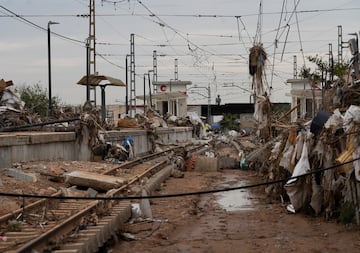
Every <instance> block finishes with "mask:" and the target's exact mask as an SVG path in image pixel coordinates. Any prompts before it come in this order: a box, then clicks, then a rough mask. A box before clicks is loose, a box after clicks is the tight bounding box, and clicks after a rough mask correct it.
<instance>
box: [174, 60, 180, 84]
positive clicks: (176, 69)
mask: <svg viewBox="0 0 360 253" xmlns="http://www.w3.org/2000/svg"><path fill="white" fill-rule="evenodd" d="M178 77H179V75H178V59H175V81H177V80H178Z"/></svg>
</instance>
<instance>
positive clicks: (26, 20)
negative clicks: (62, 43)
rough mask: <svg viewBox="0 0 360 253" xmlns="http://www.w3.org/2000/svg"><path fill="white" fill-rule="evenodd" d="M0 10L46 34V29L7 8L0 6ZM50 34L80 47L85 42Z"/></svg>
mask: <svg viewBox="0 0 360 253" xmlns="http://www.w3.org/2000/svg"><path fill="white" fill-rule="evenodd" d="M0 8H2V9H4V10H5V11H7V12H9V13H11V14H12V15H13V16H11V17H13V18H17V19H18V20H20V21H21V22H23V23H25V24H27V25H30V26H32V27H35V28H36V29H39V30H41V31H46V32H47V29H46V28H44V27H42V26H40V25H38V24H36V23H34V22H32V21H30V20H28V19H26V18H24V17H22V16H20V15H18V14H16V13H15V12H13V11H11V10H9V9H8V8H6V7H4V6H3V5H0ZM51 34H53V35H55V36H57V37H59V38H62V39H65V40H67V41H71V42H76V43H80V44H81V45H82V46H85V42H84V41H82V40H77V39H73V38H70V37H67V36H64V35H61V34H59V33H55V32H52V31H51Z"/></svg>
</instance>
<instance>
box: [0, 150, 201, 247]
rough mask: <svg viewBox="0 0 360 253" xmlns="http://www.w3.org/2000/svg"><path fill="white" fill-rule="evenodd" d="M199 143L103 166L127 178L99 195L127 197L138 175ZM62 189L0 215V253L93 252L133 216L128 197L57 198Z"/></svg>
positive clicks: (152, 170)
mask: <svg viewBox="0 0 360 253" xmlns="http://www.w3.org/2000/svg"><path fill="white" fill-rule="evenodd" d="M201 148H202V146H195V147H192V146H188V147H176V148H172V149H169V150H165V151H163V152H160V153H156V154H150V155H147V156H144V157H141V158H138V159H136V160H133V161H129V162H126V163H123V164H121V165H119V166H118V167H115V168H113V169H110V170H107V171H105V172H103V173H102V174H105V175H113V176H120V177H126V179H127V180H126V183H125V184H123V185H122V186H121V187H119V188H117V189H112V190H110V191H108V192H106V193H101V194H99V195H98V196H101V197H118V196H126V194H127V193H128V189H129V188H130V187H133V186H134V185H136V184H139V183H143V182H142V179H144V178H147V179H149V178H151V177H152V176H154V175H156V173H159V172H160V171H161V170H163V169H164V168H167V170H168V171H169V168H171V164H170V160H171V158H172V157H174V156H176V155H177V154H179V153H180V154H181V155H184V154H191V153H195V152H198V151H199V150H200V149H201ZM129 171H131V172H133V173H129ZM61 194H62V193H61V192H60V191H59V192H57V193H56V194H54V195H52V196H53V197H54V198H55V199H53V198H51V199H40V200H38V201H35V202H33V203H32V204H29V205H27V206H24V207H23V208H21V209H18V210H16V211H13V212H12V213H9V214H7V215H4V216H2V217H0V226H1V228H2V231H5V232H3V233H2V235H1V237H0V238H1V240H0V252H6V253H15V252H16V253H21V252H24V253H29V252H54V253H75V252H76V253H81V252H84V253H85V252H86V253H88V252H97V251H98V249H99V248H100V247H101V246H102V245H103V244H104V243H105V242H106V241H107V240H108V239H109V238H111V236H113V235H114V234H115V232H116V231H117V230H118V229H119V227H120V226H121V224H122V223H124V222H126V221H127V220H128V219H129V218H130V217H131V203H130V201H127V200H124V201H114V200H90V199H68V198H61ZM138 194H139V193H138ZM57 197H58V198H57Z"/></svg>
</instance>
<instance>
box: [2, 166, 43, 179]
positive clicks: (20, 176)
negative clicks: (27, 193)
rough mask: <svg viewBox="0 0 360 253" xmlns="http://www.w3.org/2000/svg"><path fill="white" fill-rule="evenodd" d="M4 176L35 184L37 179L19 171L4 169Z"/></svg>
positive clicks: (32, 175)
mask: <svg viewBox="0 0 360 253" xmlns="http://www.w3.org/2000/svg"><path fill="white" fill-rule="evenodd" d="M5 175H7V176H9V177H13V178H15V179H18V180H22V181H26V182H36V181H37V178H36V176H35V175H34V174H31V173H25V172H23V171H21V170H19V169H6V170H5Z"/></svg>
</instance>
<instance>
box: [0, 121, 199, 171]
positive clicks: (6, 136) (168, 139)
mask: <svg viewBox="0 0 360 253" xmlns="http://www.w3.org/2000/svg"><path fill="white" fill-rule="evenodd" d="M102 133H103V134H104V137H105V140H106V141H110V142H112V143H113V144H115V143H119V144H121V143H122V142H123V140H124V139H125V137H127V136H131V137H132V138H133V139H134V150H135V155H141V154H146V153H148V152H150V151H151V148H152V147H151V145H152V142H151V141H150V139H149V138H150V135H151V134H150V133H149V132H147V131H146V130H140V129H124V130H123V129H121V130H120V131H105V132H102ZM155 134H156V135H157V136H158V138H159V140H158V141H160V142H162V143H164V144H172V143H179V142H185V141H189V140H191V138H192V128H191V127H173V128H163V129H157V130H156V131H155ZM91 157H92V154H91V150H90V147H88V145H87V142H86V141H83V142H82V143H79V142H78V141H77V139H76V134H75V133H74V132H8V133H0V168H6V167H10V166H12V164H13V163H17V162H29V161H45V160H71V161H74V160H82V161H87V160H91Z"/></svg>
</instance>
